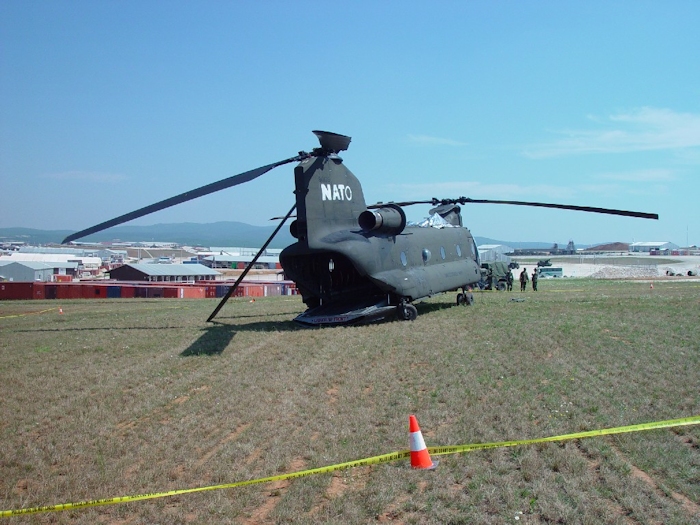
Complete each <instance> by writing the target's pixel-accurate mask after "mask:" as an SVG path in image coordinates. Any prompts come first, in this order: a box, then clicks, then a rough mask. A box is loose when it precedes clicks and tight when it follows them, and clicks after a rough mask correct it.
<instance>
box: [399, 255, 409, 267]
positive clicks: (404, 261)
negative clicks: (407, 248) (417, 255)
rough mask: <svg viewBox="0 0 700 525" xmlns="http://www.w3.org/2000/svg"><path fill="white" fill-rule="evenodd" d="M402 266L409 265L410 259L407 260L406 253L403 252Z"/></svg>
mask: <svg viewBox="0 0 700 525" xmlns="http://www.w3.org/2000/svg"><path fill="white" fill-rule="evenodd" d="M401 264H403V265H404V266H406V265H408V259H406V252H401Z"/></svg>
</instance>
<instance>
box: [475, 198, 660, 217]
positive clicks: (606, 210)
mask: <svg viewBox="0 0 700 525" xmlns="http://www.w3.org/2000/svg"><path fill="white" fill-rule="evenodd" d="M467 203H475V204H513V205H515V206H535V207H538V208H556V209H559V210H575V211H586V212H591V213H606V214H608V215H622V216H625V217H638V218H640V219H658V218H659V215H658V214H657V213H644V212H641V211H628V210H614V209H611V208H596V207H593V206H574V205H573V204H548V203H546V202H525V201H499V200H490V199H469V198H467V199H465V200H464V202H463V204H467Z"/></svg>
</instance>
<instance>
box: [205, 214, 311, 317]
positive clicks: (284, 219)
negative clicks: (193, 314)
mask: <svg viewBox="0 0 700 525" xmlns="http://www.w3.org/2000/svg"><path fill="white" fill-rule="evenodd" d="M296 207H297V205H296V204H295V205H294V206H292V207H291V209H290V210H289V212H288V213H287V215H285V217H284V218H283V219H282V222H280V223H279V224H278V225H277V228H275V231H273V232H272V235H270V237H269V238H268V239H267V241H265V244H263V245H262V248H260V249H259V250H258V253H256V254H255V257H253V260H252V261H250V263H249V264H248V266H246V268H245V270H243V272H241V275H239V276H238V279H236V282H235V283H233V286H232V287H231V288H229V290H228V292H227V293H226V295H225V296H224V297H223V298H222V299H221V301H220V302H219V304H218V305H217V306H216V308H215V309H214V311H213V312H212V313H211V315H210V316H209V318H208V319H207V322H208V323H209V322H211V321H212V319H214V317H216V314H218V313H219V310H221V309H222V308H223V306H224V305H225V304H226V301H228V300H229V298H230V297H231V296H232V295H233V293H234V292H235V291H236V290H237V289H238V285H240V284H241V281H242V280H243V278H244V277H245V276H246V275H248V272H249V271H250V270H251V268H253V266H255V263H256V262H257V261H258V259H259V258H260V256H261V255H262V253H263V252H264V251H265V249H266V248H267V246H268V244H270V243H271V242H272V239H274V238H275V235H277V232H279V231H280V228H282V226H283V225H284V223H285V222H287V219H289V217H290V216H291V215H292V213H293V212H294V210H295V208H296Z"/></svg>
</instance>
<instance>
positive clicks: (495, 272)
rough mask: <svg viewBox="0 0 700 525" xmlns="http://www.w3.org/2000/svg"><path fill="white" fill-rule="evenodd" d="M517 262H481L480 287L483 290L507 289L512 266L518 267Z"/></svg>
mask: <svg viewBox="0 0 700 525" xmlns="http://www.w3.org/2000/svg"><path fill="white" fill-rule="evenodd" d="M517 267H518V266H517V263H510V264H508V263H505V262H502V261H496V262H485V263H481V281H479V288H480V289H482V290H499V291H501V292H503V291H505V289H506V287H507V284H508V283H507V278H506V276H507V275H508V272H509V271H510V270H511V268H517Z"/></svg>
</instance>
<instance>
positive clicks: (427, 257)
mask: <svg viewBox="0 0 700 525" xmlns="http://www.w3.org/2000/svg"><path fill="white" fill-rule="evenodd" d="M431 255H432V254H431V253H430V250H428V248H423V262H428V261H429V260H430V257H431Z"/></svg>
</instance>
